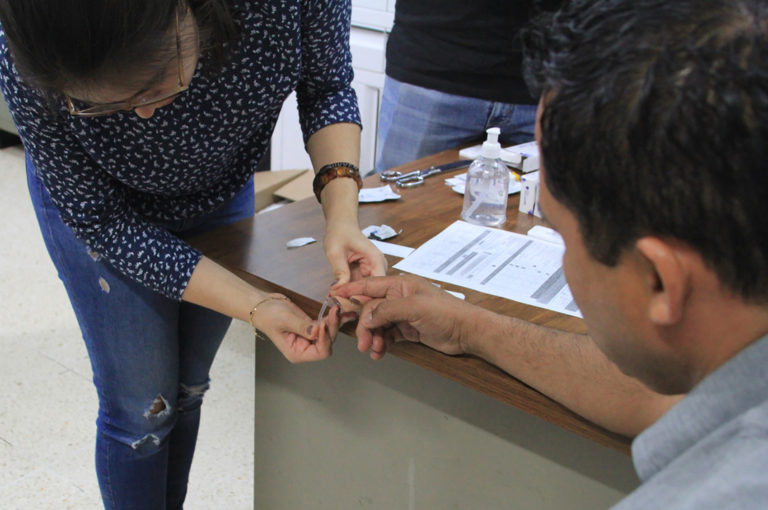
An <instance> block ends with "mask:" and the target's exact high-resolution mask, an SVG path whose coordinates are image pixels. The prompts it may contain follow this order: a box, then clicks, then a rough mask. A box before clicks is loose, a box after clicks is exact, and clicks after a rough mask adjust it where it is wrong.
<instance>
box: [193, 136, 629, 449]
mask: <svg viewBox="0 0 768 510" xmlns="http://www.w3.org/2000/svg"><path fill="white" fill-rule="evenodd" d="M457 159H458V153H457V151H455V150H450V151H444V152H441V153H438V154H435V155H433V156H430V157H428V158H423V159H421V160H417V161H414V162H411V163H408V164H406V165H403V166H402V167H398V168H397V170H401V171H410V170H415V169H419V168H427V167H429V166H430V165H436V164H441V163H447V162H451V161H455V160H457ZM465 171H466V168H464V169H460V170H456V171H453V172H449V173H446V174H441V175H437V176H433V177H430V178H427V180H426V183H425V184H424V185H423V186H419V187H416V188H409V189H398V192H399V193H400V195H401V196H402V198H401V199H400V200H397V201H389V202H384V203H377V204H360V214H359V217H360V226H361V227H366V226H368V225H381V224H387V225H389V226H391V227H393V228H394V229H395V230H396V231H399V230H400V229H402V232H401V233H400V234H399V235H398V236H397V237H395V238H392V239H389V240H388V242H392V243H395V244H399V245H402V246H408V247H413V248H416V247H418V246H420V245H421V244H423V243H424V242H426V241H427V240H429V239H430V238H432V237H434V236H435V235H437V234H438V233H439V232H441V231H442V230H443V229H444V228H445V227H447V226H448V225H450V224H451V223H453V222H454V221H455V220H457V219H460V213H461V207H462V198H461V196H460V195H458V194H457V193H456V192H454V191H452V190H451V189H450V187H448V186H446V185H445V183H444V182H443V181H444V178H445V177H448V176H450V175H454V174H458V173H462V172H465ZM381 184H382V183H381V182H380V180H379V178H378V176H372V177H368V178H367V179H366V180H365V187H376V186H380V185H381ZM518 203H519V195H513V196H510V199H509V204H508V208H507V222H506V224H505V225H504V228H505V229H506V230H510V231H513V232H518V233H522V234H524V233H526V232H527V231H528V230H529V229H530V228H531V227H533V226H534V225H537V224H543V221H542V220H540V219H539V218H536V217H534V216H530V215H527V214H524V213H520V214H518V211H517V207H518ZM323 234H324V220H323V214H322V210H321V208H320V205H319V204H318V203H317V201H316V200H315V199H314V198H310V199H305V200H302V201H299V202H295V203H291V204H288V205H286V206H283V207H281V208H279V209H276V210H274V211H270V212H266V213H262V214H259V215H256V216H255V217H254V218H252V219H247V220H243V221H240V222H238V223H234V224H232V225H228V226H226V227H223V228H220V229H217V230H214V231H212V232H209V233H207V234H204V235H203V236H200V237H198V238H196V239H194V240H193V241H192V242H193V244H194V245H195V246H197V247H198V248H199V249H201V250H202V251H203V253H205V254H206V255H207V256H208V257H210V258H212V259H213V260H215V261H217V262H218V263H220V264H222V265H224V266H226V267H228V268H229V269H230V270H232V271H234V272H236V273H237V274H238V275H240V276H241V277H242V278H244V279H245V280H247V281H249V282H251V283H252V284H253V285H255V286H256V287H258V288H260V289H263V290H267V291H277V292H282V293H284V294H285V295H287V296H289V297H290V298H291V299H292V300H293V301H294V302H295V303H297V304H298V305H299V306H300V307H301V308H302V309H304V310H305V311H306V312H307V313H308V314H309V315H310V316H316V315H317V313H318V312H319V310H320V306H321V304H322V301H323V298H324V297H325V296H326V295H327V293H328V288H329V287H330V285H331V282H332V280H333V274H332V273H331V270H330V266H329V265H328V262H327V260H326V258H325V253H324V251H323V247H322V239H323ZM297 237H314V238H315V239H317V240H318V242H317V243H314V244H310V245H307V246H304V247H301V248H295V249H287V248H286V246H285V243H286V242H287V241H289V240H291V239H294V238H297ZM387 259H388V261H389V266H390V270H389V272H390V273H391V274H396V273H397V270H393V269H391V267H392V266H393V265H394V264H396V263H397V262H398V261H399V260H400V259H399V258H396V257H390V256H387ZM441 285H442V286H443V287H444V288H446V289H449V290H457V291H460V292H462V293H463V294H465V295H466V299H467V301H468V302H470V303H473V304H476V305H479V306H482V307H484V308H487V309H490V310H493V311H495V312H498V313H501V314H505V315H510V316H515V317H519V318H521V319H525V320H527V321H530V322H534V323H536V324H541V325H544V326H548V327H552V328H557V329H562V330H566V331H572V332H578V333H584V332H586V327H585V325H584V322H583V321H582V320H581V319H578V318H576V317H571V316H567V315H563V314H560V313H557V312H553V311H549V310H544V309H541V308H536V307H533V306H529V305H525V304H522V303H517V302H514V301H510V300H508V299H503V298H499V297H496V296H491V295H488V294H483V293H480V292H476V291H473V290H471V289H466V288H463V287H456V286H452V285H449V284H445V283H442V284H441ZM345 331H346V332H348V333H350V334H354V331H353V329H352V328H346V329H345ZM390 353H391V354H393V355H395V356H398V357H399V358H402V359H404V360H407V361H409V362H412V363H415V364H417V365H419V366H422V367H423V368H426V369H428V370H431V371H433V372H436V373H438V374H440V375H442V376H444V377H447V378H449V379H452V380H454V381H457V382H459V383H462V384H464V385H466V386H468V387H470V388H473V389H475V390H477V391H480V392H482V393H484V394H486V395H489V396H491V397H493V398H495V399H498V400H500V401H502V402H505V403H507V404H509V405H512V406H515V407H517V408H519V409H522V410H523V411H526V412H528V413H529V414H532V415H534V416H537V417H540V418H542V419H544V420H547V421H550V422H552V423H555V424H557V425H560V426H561V427H563V428H565V429H567V430H570V431H572V432H575V433H577V434H580V435H582V436H584V437H587V438H589V439H592V440H594V441H596V442H598V443H600V444H603V445H605V446H608V447H610V448H613V449H616V450H618V451H621V452H623V453H627V454H628V453H629V445H630V439H629V438H626V437H624V436H620V435H617V434H614V433H611V432H609V431H607V430H605V429H603V428H601V427H598V426H597V425H595V424H593V423H591V422H589V421H587V420H585V419H583V418H581V417H580V416H578V415H576V414H575V413H573V412H571V411H569V410H568V409H566V408H565V407H563V406H562V405H560V404H558V403H557V402H555V401H553V400H551V399H549V398H548V397H546V396H544V395H543V394H541V393H540V392H538V391H536V390H534V389H533V388H531V387H529V386H527V385H526V384H524V383H523V382H521V381H519V380H518V379H515V378H514V377H511V376H509V375H508V374H506V373H505V372H503V371H501V370H499V369H498V368H496V367H495V366H493V365H491V364H489V363H486V362H485V361H483V360H481V359H478V358H475V357H472V356H447V355H444V354H442V353H440V352H437V351H435V350H433V349H430V348H428V347H426V346H424V345H421V344H414V343H409V342H403V343H399V344H397V345H395V346H394V347H393V348H392V349H391V351H390ZM361 356H362V355H361Z"/></svg>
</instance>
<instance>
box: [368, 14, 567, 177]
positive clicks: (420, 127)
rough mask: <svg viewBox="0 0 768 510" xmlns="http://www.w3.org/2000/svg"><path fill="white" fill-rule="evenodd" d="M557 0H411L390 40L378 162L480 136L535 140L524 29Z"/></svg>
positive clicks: (387, 163)
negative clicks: (495, 130) (492, 132)
mask: <svg viewBox="0 0 768 510" xmlns="http://www.w3.org/2000/svg"><path fill="white" fill-rule="evenodd" d="M559 4H560V2H559V1H558V2H554V1H547V2H544V1H536V0H518V1H508V2H495V1H492V0H476V1H473V2H465V1H463V0H408V1H400V2H398V3H397V7H396V11H395V24H394V27H393V28H392V33H391V34H390V36H389V40H388V42H387V67H386V74H387V77H386V82H385V85H384V94H383V99H382V105H381V112H380V114H379V126H378V143H377V150H376V170H377V171H378V172H381V171H382V170H386V169H388V168H392V167H394V166H397V165H401V164H403V163H406V162H408V161H412V160H414V159H417V158H420V157H423V156H426V155H429V154H433V153H435V152H439V151H441V150H444V149H449V148H453V147H457V146H460V145H466V144H469V143H472V142H475V141H480V140H481V139H483V137H484V132H485V130H486V129H487V128H489V127H492V126H497V127H499V128H501V137H500V140H501V143H502V144H503V145H513V144H517V143H523V142H528V141H531V140H533V126H534V121H535V116H536V100H535V99H534V98H533V97H532V96H531V95H530V93H529V92H528V89H527V88H526V85H525V82H524V80H523V76H522V51H521V44H520V41H519V40H518V34H519V31H520V29H521V28H522V27H523V26H525V25H526V23H527V22H528V20H529V19H530V18H531V17H532V16H533V15H534V14H536V13H537V12H539V11H541V10H551V9H554V8H555V7H557V6H558V5H559Z"/></svg>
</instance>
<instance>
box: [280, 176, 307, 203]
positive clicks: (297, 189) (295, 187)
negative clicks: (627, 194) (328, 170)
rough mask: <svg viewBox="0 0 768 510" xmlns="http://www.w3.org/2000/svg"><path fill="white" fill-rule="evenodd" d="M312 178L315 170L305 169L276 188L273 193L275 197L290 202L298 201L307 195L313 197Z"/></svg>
mask: <svg viewBox="0 0 768 510" xmlns="http://www.w3.org/2000/svg"><path fill="white" fill-rule="evenodd" d="M314 180H315V172H313V171H312V170H305V171H304V173H302V174H301V175H299V176H298V177H296V178H295V179H293V180H291V181H290V182H288V183H287V184H285V185H283V186H281V187H279V188H278V189H276V190H275V192H274V195H275V196H276V197H277V198H284V199H287V200H291V201H292V202H298V201H299V200H304V199H305V198H309V197H312V198H314V197H315V192H314V191H313V190H312V181H314Z"/></svg>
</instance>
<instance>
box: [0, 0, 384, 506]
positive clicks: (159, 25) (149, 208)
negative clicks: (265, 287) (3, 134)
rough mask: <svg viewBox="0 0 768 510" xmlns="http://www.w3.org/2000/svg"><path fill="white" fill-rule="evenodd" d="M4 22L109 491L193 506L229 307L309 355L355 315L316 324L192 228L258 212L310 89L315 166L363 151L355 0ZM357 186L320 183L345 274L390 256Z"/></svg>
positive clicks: (2, 51) (13, 4)
mask: <svg viewBox="0 0 768 510" xmlns="http://www.w3.org/2000/svg"><path fill="white" fill-rule="evenodd" d="M0 23H2V28H3V32H2V33H0V88H1V89H2V92H3V95H4V97H5V99H6V102H7V103H8V105H9V108H10V110H11V113H12V116H13V119H14V122H15V124H16V126H17V128H18V131H19V135H20V136H21V139H22V141H23V143H24V147H25V149H26V153H27V169H28V181H29V187H30V193H31V196H32V200H33V203H34V206H35V211H36V213H37V216H38V221H39V223H40V227H41V231H42V233H43V237H44V239H45V242H46V246H47V248H48V251H49V253H50V255H51V258H52V260H53V262H54V264H55V265H56V267H57V269H58V272H59V276H60V278H61V280H62V281H63V282H64V285H65V286H66V288H67V292H68V294H69V297H70V301H71V302H72V306H73V308H74V310H75V313H76V315H77V318H78V321H79V323H80V327H81V330H82V333H83V337H84V339H85V342H86V346H87V348H88V352H89V356H90V358H91V365H92V367H93V371H94V382H95V385H96V387H97V391H98V395H99V415H98V420H97V441H96V468H97V474H98V478H99V484H100V487H101V492H102V498H103V500H104V504H105V506H106V507H107V508H141V509H143V510H146V509H155V508H157V509H162V508H181V506H182V503H183V501H184V497H185V494H186V486H187V479H188V473H189V467H190V465H191V462H192V454H193V451H194V446H195V441H196V436H197V429H198V424H199V419H200V405H201V403H202V396H203V393H204V392H205V390H207V388H208V382H209V379H208V371H209V368H210V365H211V363H212V361H213V357H214V355H215V353H216V350H217V348H218V346H219V344H220V342H221V339H222V337H223V335H224V332H225V331H226V329H227V327H228V325H229V322H230V320H231V318H233V317H234V318H237V319H241V320H244V321H249V320H250V322H251V324H252V325H253V326H254V328H258V330H259V331H260V332H263V334H264V335H266V336H268V337H269V338H270V339H271V340H272V341H273V342H274V344H275V345H276V346H277V348H278V349H280V351H281V352H282V353H283V354H284V355H285V356H286V358H288V359H289V360H290V361H292V362H300V361H310V360H317V359H322V358H325V357H327V356H328V355H329V354H330V343H331V341H332V339H333V337H334V336H335V334H336V332H337V330H338V326H339V318H338V316H337V314H336V313H335V310H334V311H333V313H331V314H330V316H329V319H328V320H327V321H326V324H325V327H323V328H320V327H317V326H316V325H315V324H314V323H313V322H312V320H311V319H310V318H309V317H308V316H307V315H306V314H305V313H304V312H303V311H302V310H300V309H299V308H298V307H297V306H295V305H294V304H293V303H291V302H290V301H289V300H287V299H283V298H282V296H279V295H274V294H273V295H270V294H265V293H264V292H261V291H259V290H257V289H255V288H253V287H252V286H251V285H250V284H248V283H246V282H245V281H243V280H241V279H240V278H238V277H237V276H235V275H234V274H233V273H231V272H229V271H227V270H226V269H224V268H222V267H221V266H218V265H217V264H215V263H214V262H212V261H211V260H209V259H208V258H206V257H204V256H202V254H201V253H199V252H198V251H197V250H195V249H194V248H192V247H191V246H190V245H189V244H187V242H186V241H185V238H187V237H189V236H191V235H194V234H197V233H200V232H202V231H205V230H208V229H210V228H213V227H216V226H219V225H222V224H224V223H229V222H232V221H235V220H238V219H241V218H245V217H250V216H252V215H253V213H254V211H253V208H254V200H253V185H252V176H253V172H254V170H255V168H256V166H257V164H258V162H259V161H260V159H261V158H262V156H263V155H264V153H265V150H266V147H267V145H268V143H269V140H270V136H271V134H272V130H273V128H274V125H275V121H276V119H277V116H278V114H279V112H280V108H281V105H282V103H283V100H284V99H285V98H286V96H288V94H289V93H290V92H291V91H293V90H296V92H297V97H298V103H299V110H300V111H299V113H300V120H301V124H302V130H303V133H304V137H305V143H306V149H307V151H308V152H309V154H310V156H311V159H312V163H313V166H314V167H315V169H316V170H320V169H322V168H323V167H326V166H327V165H329V164H330V165H331V166H335V165H334V164H335V163H342V165H341V167H342V169H347V170H348V169H349V168H350V167H351V165H354V164H355V163H357V160H358V158H359V140H360V125H359V124H360V120H359V112H358V109H357V100H356V97H355V94H354V91H353V90H352V88H351V86H350V82H351V79H352V69H351V57H350V53H349V43H348V36H349V2H348V0H269V1H264V0H261V1H256V0H252V1H251V0H113V1H110V2H105V1H104V0H57V1H56V2H50V1H46V0H0ZM348 173H349V172H348ZM339 175H340V176H341V177H344V175H345V174H344V173H341V172H339ZM357 189H358V188H357V183H356V182H355V180H354V179H350V178H336V179H333V180H330V181H328V182H327V185H325V186H324V188H323V189H322V192H321V193H319V198H320V199H321V203H322V208H323V212H324V214H325V217H326V238H325V239H326V240H325V246H326V254H327V256H328V259H329V261H330V264H331V268H332V270H333V273H334V277H335V278H336V280H337V281H338V282H339V283H343V282H345V281H347V280H349V279H350V278H351V277H352V276H351V275H354V276H355V277H359V276H366V275H377V274H383V273H384V272H385V270H386V262H385V260H384V257H383V256H382V255H381V254H380V253H379V252H378V251H377V250H376V248H375V247H374V246H373V245H372V244H371V243H370V242H369V241H368V240H367V239H365V237H364V236H363V235H362V233H361V232H360V228H359V226H358V221H357ZM350 266H353V267H354V271H351V269H350Z"/></svg>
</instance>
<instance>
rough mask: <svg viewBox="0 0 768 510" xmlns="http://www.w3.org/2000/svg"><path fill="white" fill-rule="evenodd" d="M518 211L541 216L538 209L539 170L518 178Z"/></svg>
mask: <svg viewBox="0 0 768 510" xmlns="http://www.w3.org/2000/svg"><path fill="white" fill-rule="evenodd" d="M520 188H521V189H520V207H518V209H519V210H520V212H524V213H526V214H533V215H534V216H538V217H539V218H541V211H540V210H539V172H533V173H530V174H527V175H523V176H522V177H521V178H520Z"/></svg>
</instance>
